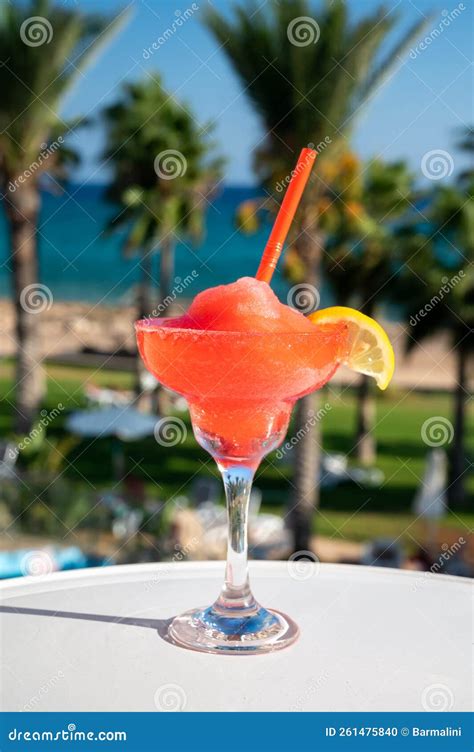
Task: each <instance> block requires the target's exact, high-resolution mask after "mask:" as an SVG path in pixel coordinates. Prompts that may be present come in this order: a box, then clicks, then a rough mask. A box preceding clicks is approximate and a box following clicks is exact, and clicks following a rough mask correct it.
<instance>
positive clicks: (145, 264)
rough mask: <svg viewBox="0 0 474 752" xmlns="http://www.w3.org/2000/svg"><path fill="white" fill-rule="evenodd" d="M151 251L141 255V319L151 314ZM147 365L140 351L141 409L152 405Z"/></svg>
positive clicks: (138, 384)
mask: <svg viewBox="0 0 474 752" xmlns="http://www.w3.org/2000/svg"><path fill="white" fill-rule="evenodd" d="M151 262H152V253H151V251H149V252H145V253H143V254H142V255H141V257H140V282H139V285H138V294H137V316H138V318H139V319H144V318H146V317H147V316H151V313H152V312H151V297H150V280H151V279H152V276H151ZM146 372H147V371H146V368H145V365H144V363H143V361H142V359H141V358H140V356H139V354H138V351H137V353H136V357H135V388H134V392H135V397H136V405H137V407H139V408H140V409H143V410H147V409H148V408H149V407H150V405H149V404H148V403H149V402H150V399H149V398H148V399H147V395H146V394H144V393H143V378H144V376H145V374H146Z"/></svg>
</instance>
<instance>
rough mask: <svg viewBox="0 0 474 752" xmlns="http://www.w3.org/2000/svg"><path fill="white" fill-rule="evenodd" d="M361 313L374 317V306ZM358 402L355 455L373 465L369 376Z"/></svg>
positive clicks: (374, 447) (374, 451)
mask: <svg viewBox="0 0 474 752" xmlns="http://www.w3.org/2000/svg"><path fill="white" fill-rule="evenodd" d="M369 297H370V292H369V291H368V292H367V294H366V295H365V296H364V298H365V299H367V298H369ZM361 311H362V313H365V315H366V316H373V314H374V306H373V305H372V303H369V304H365V305H362V306H361ZM356 400H357V402H356V433H355V440H354V449H353V454H354V455H355V456H356V458H357V459H358V461H359V462H361V463H363V464H364V465H373V464H374V462H375V459H376V456H377V445H376V442H375V436H374V427H375V420H376V414H377V408H376V404H375V397H374V393H373V389H372V384H371V382H370V379H369V377H368V376H362V377H361V380H360V382H359V386H358V389H357V397H356Z"/></svg>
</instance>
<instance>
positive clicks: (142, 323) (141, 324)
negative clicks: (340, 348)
mask: <svg viewBox="0 0 474 752" xmlns="http://www.w3.org/2000/svg"><path fill="white" fill-rule="evenodd" d="M174 318H175V317H173V316H168V317H163V318H154V317H150V318H145V319H137V320H136V321H135V322H134V327H135V330H136V331H137V332H139V331H143V332H157V331H161V330H163V329H165V330H166V331H169V332H178V333H192V334H193V335H212V336H215V335H218V336H219V335H224V336H228V335H230V334H231V335H240V336H241V337H242V336H244V337H265V336H266V337H269V336H270V337H301V338H306V337H314V336H315V335H319V336H321V335H329V336H334V335H336V334H341V333H342V332H343V331H344V329H345V328H346V324H345V323H344V322H342V321H341V322H338V323H336V324H314V332H298V331H294V330H293V331H291V330H290V331H286V330H283V329H282V330H277V331H275V330H273V331H270V330H268V331H263V332H262V331H255V330H250V331H234V330H230V329H229V330H222V329H191V328H187V327H181V326H164V324H165V322H167V321H173V319H174ZM329 327H330V328H329Z"/></svg>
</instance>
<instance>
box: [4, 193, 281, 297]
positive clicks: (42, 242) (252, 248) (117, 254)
mask: <svg viewBox="0 0 474 752" xmlns="http://www.w3.org/2000/svg"><path fill="white" fill-rule="evenodd" d="M104 190H105V189H104V188H103V187H102V186H86V187H84V186H82V187H79V186H74V185H69V186H67V187H66V189H65V191H64V193H62V194H58V195H53V194H51V193H47V192H43V194H42V208H41V216H40V225H39V237H38V240H39V256H40V281H41V282H42V283H43V284H45V285H47V286H48V287H49V288H50V289H51V291H52V293H53V297H54V299H55V300H77V301H86V302H92V303H98V302H101V303H103V304H117V303H120V302H123V303H130V302H132V301H133V290H134V286H135V285H136V283H137V281H138V279H139V269H138V258H137V257H135V258H124V256H123V253H122V246H123V241H124V233H123V232H116V233H114V234H108V233H105V232H104V231H105V228H106V225H107V222H108V220H109V219H110V217H111V216H113V214H114V213H115V211H116V210H115V207H114V206H113V205H111V204H110V203H109V202H107V201H106V199H105V195H104ZM256 195H258V193H257V189H255V188H249V187H227V188H224V189H223V190H222V192H221V193H220V195H218V196H216V197H215V198H214V199H213V201H212V204H211V205H209V206H207V213H206V233H205V237H204V239H203V241H202V243H201V244H200V245H198V246H196V247H192V246H191V244H190V243H189V242H188V241H186V242H185V243H178V244H177V247H176V262H175V276H176V277H180V278H181V279H184V278H185V277H186V276H187V275H189V274H191V273H193V272H194V274H193V277H195V281H194V282H193V283H192V284H190V285H189V286H188V287H187V288H186V290H185V292H184V295H185V296H186V297H188V298H191V297H193V296H194V295H195V294H196V293H197V292H199V291H200V290H203V289H205V288H207V287H210V286H214V285H218V284H225V283H228V282H232V281H234V280H235V279H237V278H238V277H242V276H244V275H254V274H255V271H256V269H257V266H258V262H259V259H260V256H261V253H262V249H263V247H264V244H265V241H266V239H267V237H268V233H269V231H270V225H269V224H268V225H265V226H262V227H261V229H260V230H259V231H258V232H257V233H255V234H254V235H251V236H247V235H242V233H240V232H239V231H238V230H237V229H236V226H235V212H236V208H237V206H238V205H239V204H240V203H241V202H242V201H244V200H246V199H249V198H252V197H254V196H256ZM7 262H8V236H7V228H6V224H5V218H4V215H3V212H0V296H2V297H7V296H9V295H10V290H11V281H10V273H9V268H8V263H7ZM153 263H154V266H153V274H154V277H155V279H156V281H157V282H158V281H159V277H158V258H155V259H154V262H153ZM196 272H197V275H196ZM272 286H273V288H274V290H275V292H276V293H277V294H278V295H279V296H280V297H281V298H284V297H285V296H286V292H287V289H288V284H287V282H286V281H285V280H284V279H283V278H282V276H281V273H280V272H278V271H277V272H276V274H275V278H274V282H273V283H272Z"/></svg>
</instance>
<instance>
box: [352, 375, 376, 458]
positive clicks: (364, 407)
mask: <svg viewBox="0 0 474 752" xmlns="http://www.w3.org/2000/svg"><path fill="white" fill-rule="evenodd" d="M371 387H372V385H371V383H370V379H369V377H368V376H362V377H361V380H360V382H359V386H358V389H357V418H356V426H357V427H356V436H355V447H354V453H355V455H356V457H357V459H358V460H359V462H362V463H363V464H364V465H373V464H374V462H375V457H376V446H375V437H374V433H373V431H374V424H375V415H376V407H375V399H374V396H373V393H372V388H371Z"/></svg>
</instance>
